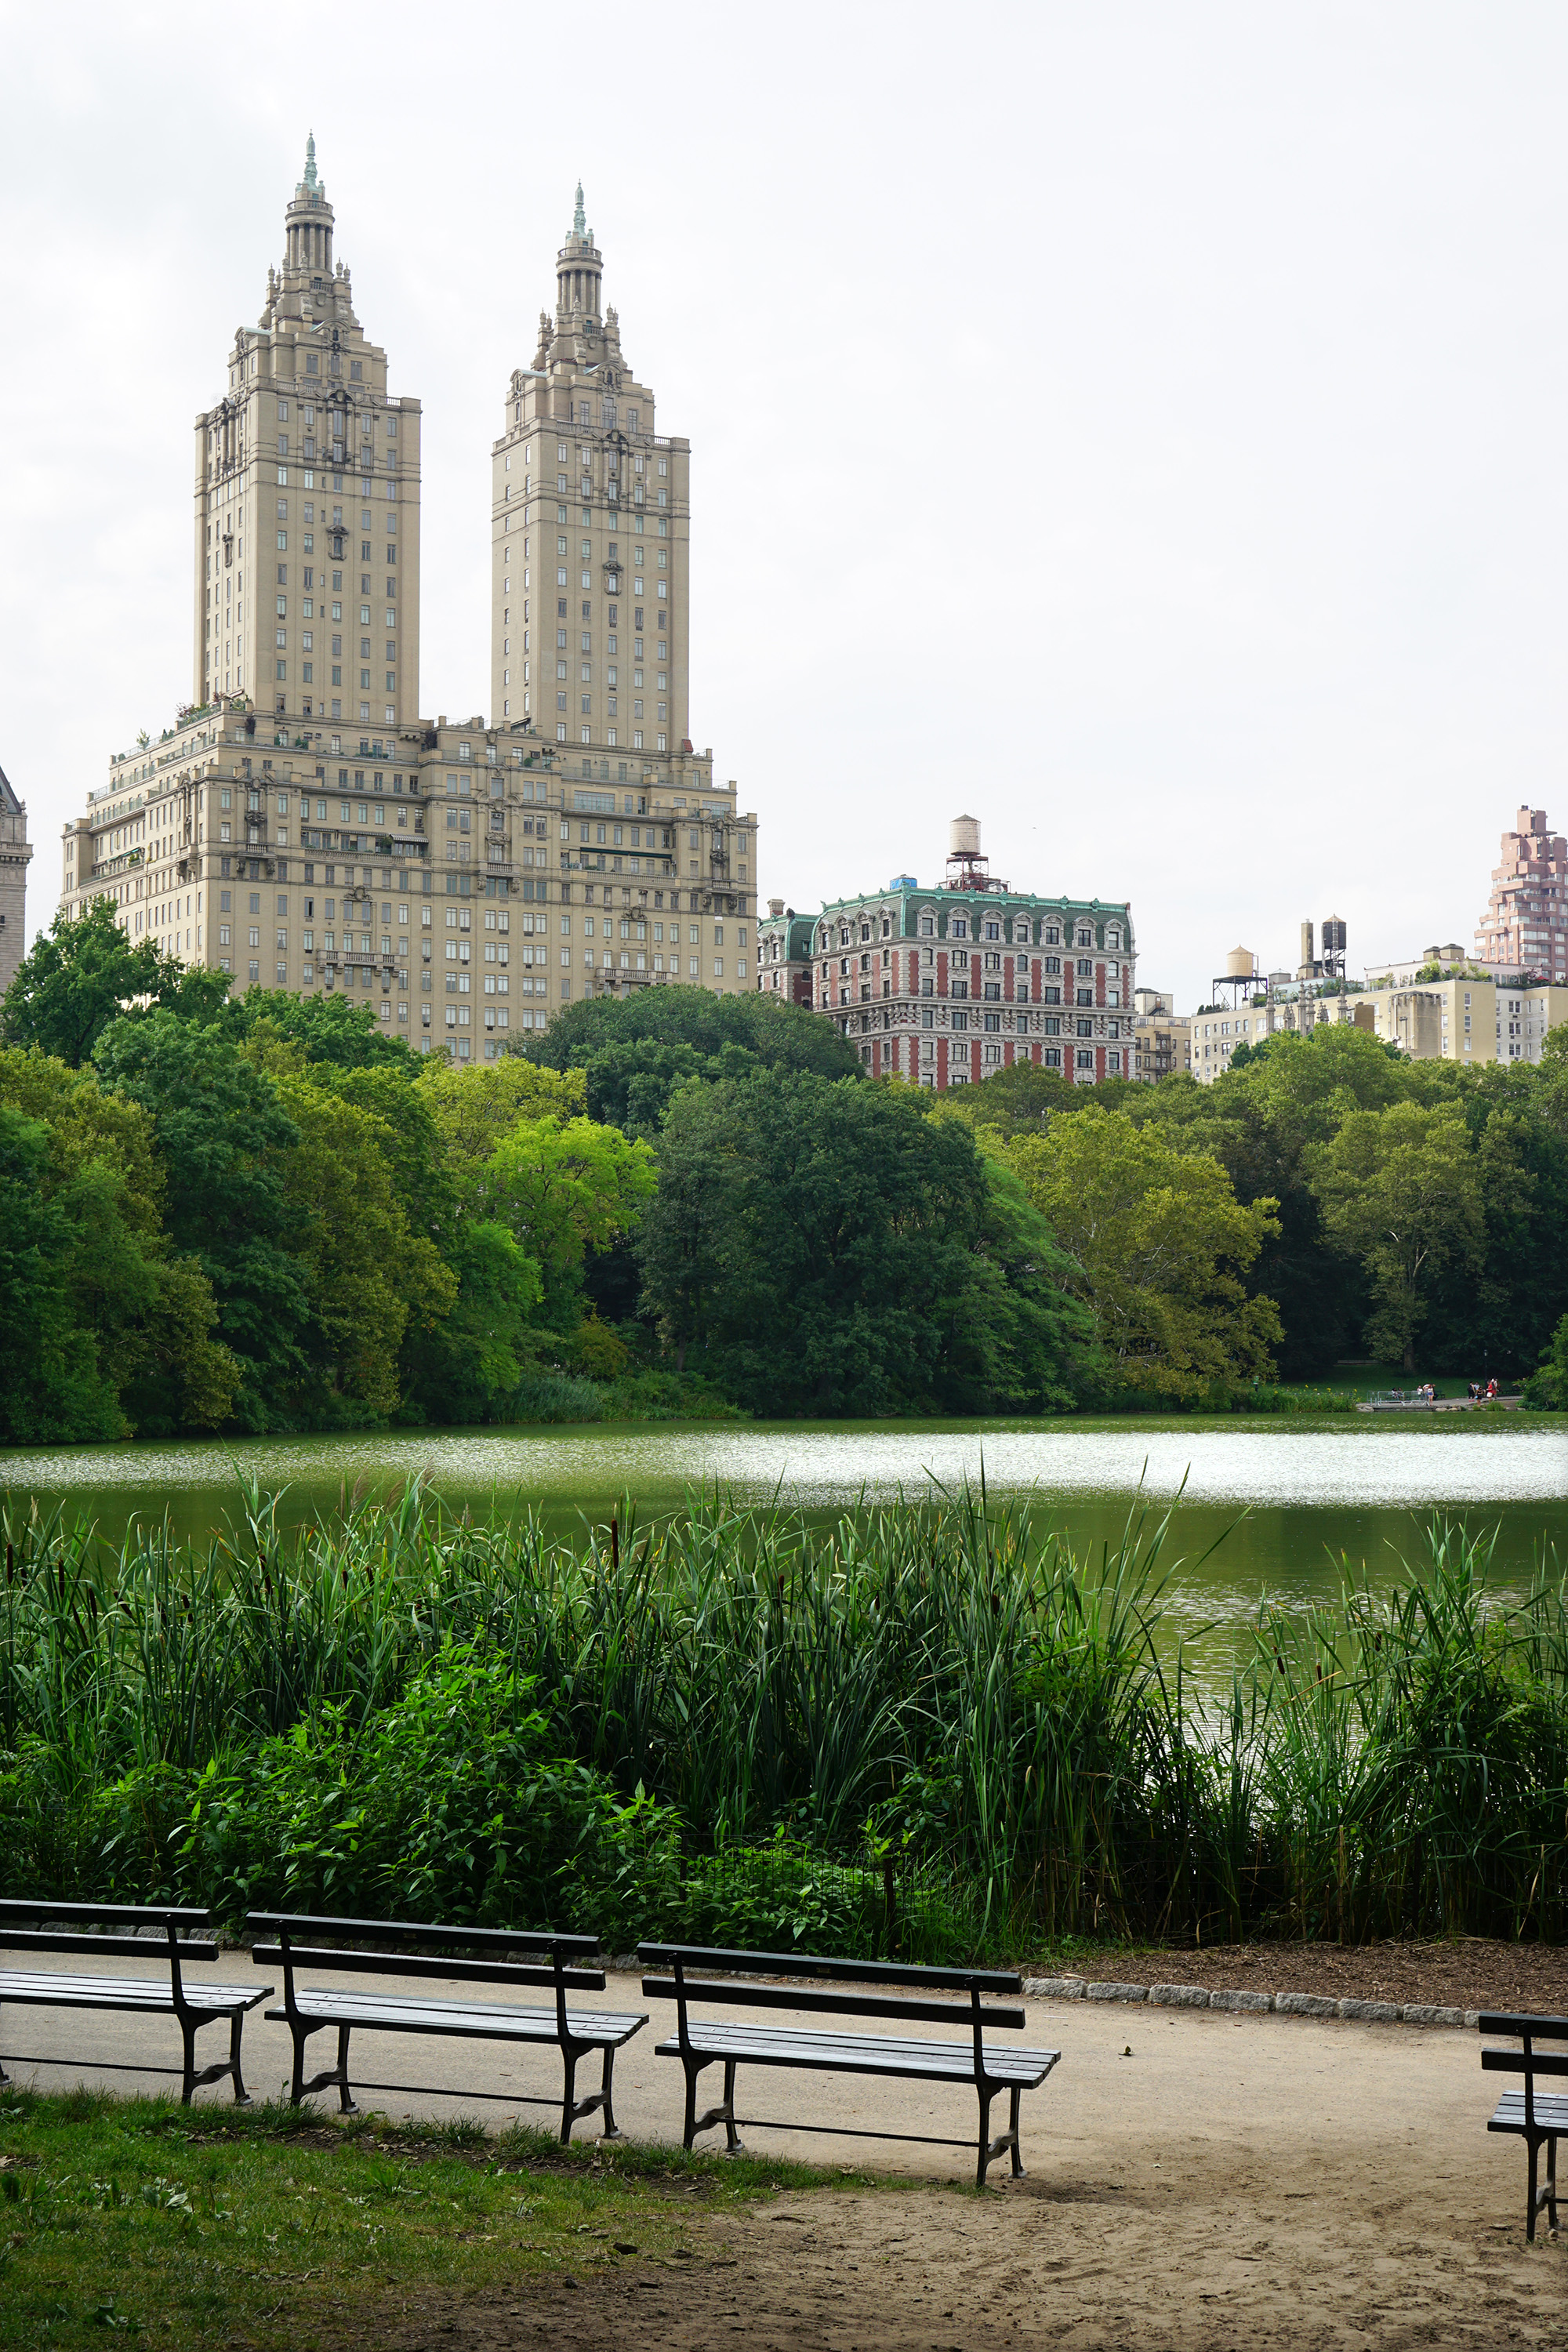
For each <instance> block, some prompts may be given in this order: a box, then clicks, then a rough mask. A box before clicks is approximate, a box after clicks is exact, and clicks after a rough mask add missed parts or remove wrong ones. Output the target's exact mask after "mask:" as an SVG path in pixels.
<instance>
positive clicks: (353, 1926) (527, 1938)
mask: <svg viewBox="0 0 1568 2352" xmlns="http://www.w3.org/2000/svg"><path fill="white" fill-rule="evenodd" d="M246 1917H247V1923H248V1924H249V1926H250V1927H253V1928H254V1927H267V1928H270V1929H271V1930H272V1931H273V1932H274V1933H276V1931H277V1930H278V1929H279V1927H286V1928H287V1929H288V1930H289V1935H290V1937H293V1936H370V1937H376V1938H379V1939H380V1940H381V1941H382V1942H384V1943H385V1942H395V1941H397V1940H398V1939H401V1940H402V1941H404V1942H405V1943H415V1944H442V1943H445V1944H453V1945H459V1946H460V1945H465V1944H466V1945H469V1946H472V1947H475V1948H479V1949H480V1950H486V1951H503V1950H506V1951H513V1952H552V1953H553V1952H562V1953H565V1952H586V1953H596V1952H597V1950H598V1948H599V1938H598V1937H597V1936H567V1935H557V1934H556V1933H555V1931H554V1929H553V1928H551V1927H442V1926H441V1925H440V1924H439V1923H437V1924H434V1925H432V1923H431V1922H430V1921H428V1920H411V1919H334V1918H331V1917H329V1916H325V1915H324V1914H321V1913H319V1912H312V1911H250V1912H247V1914H246ZM382 1957H387V1956H385V1955H383V1956H382Z"/></svg>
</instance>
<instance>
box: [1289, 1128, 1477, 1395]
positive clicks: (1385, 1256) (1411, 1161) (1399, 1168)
mask: <svg viewBox="0 0 1568 2352" xmlns="http://www.w3.org/2000/svg"><path fill="white" fill-rule="evenodd" d="M1312 1183H1313V1189H1314V1190H1315V1192H1317V1195H1318V1199H1319V1201H1320V1202H1321V1207H1322V1213H1323V1223H1324V1227H1325V1229H1326V1231H1327V1233H1328V1234H1329V1237H1330V1239H1331V1241H1332V1242H1333V1243H1334V1244H1335V1245H1336V1246H1337V1247H1338V1248H1340V1249H1342V1250H1344V1251H1345V1252H1346V1253H1347V1254H1349V1255H1352V1256H1353V1257H1354V1258H1356V1259H1357V1260H1358V1262H1359V1263H1360V1265H1362V1267H1363V1271H1364V1273H1365V1275H1366V1277H1367V1281H1368V1284H1369V1286H1370V1289H1371V1294H1372V1301H1373V1307H1372V1313H1371V1315H1370V1317H1369V1318H1368V1322H1367V1329H1366V1344H1367V1346H1368V1348H1369V1349H1371V1351H1372V1353H1373V1355H1385V1356H1391V1357H1394V1358H1396V1359H1397V1360H1399V1361H1400V1362H1401V1363H1403V1364H1404V1365H1405V1368H1406V1370H1415V1335H1416V1333H1417V1331H1418V1330H1419V1329H1420V1328H1421V1326H1422V1324H1423V1323H1424V1322H1425V1320H1426V1314H1427V1308H1428V1305H1429V1302H1430V1298H1431V1296H1432V1293H1433V1290H1434V1288H1435V1287H1436V1282H1437V1279H1438V1277H1439V1276H1440V1275H1442V1274H1443V1273H1444V1272H1445V1270H1447V1268H1449V1267H1450V1266H1452V1267H1456V1268H1459V1269H1463V1270H1464V1272H1465V1273H1466V1274H1474V1273H1475V1272H1477V1271H1478V1270H1479V1267H1480V1265H1481V1262H1482V1253H1483V1243H1484V1238H1485V1233H1486V1216H1485V1210H1484V1205H1483V1198H1482V1168H1481V1160H1480V1158H1479V1155H1478V1153H1477V1151H1476V1150H1475V1148H1474V1145H1473V1143H1472V1140H1471V1138H1470V1136H1469V1133H1468V1129H1467V1128H1466V1124H1465V1118H1464V1114H1463V1112H1462V1111H1461V1110H1460V1108H1458V1105H1457V1104H1451V1103H1449V1104H1440V1105H1438V1106H1437V1107H1436V1108H1433V1109H1426V1108H1424V1107H1423V1106H1422V1105H1421V1104H1419V1103H1414V1102H1403V1103H1395V1104H1393V1105H1391V1106H1390V1108H1388V1109H1386V1110H1384V1111H1382V1112H1377V1111H1370V1110H1356V1111H1352V1112H1351V1113H1350V1115H1349V1116H1348V1117H1347V1118H1345V1119H1344V1120H1343V1121H1342V1123H1341V1125H1340V1127H1339V1129H1338V1130H1337V1132H1336V1133H1335V1134H1334V1136H1333V1137H1332V1139H1331V1140H1330V1141H1329V1142H1327V1143H1325V1144H1323V1145H1322V1146H1321V1149H1320V1150H1319V1152H1318V1154H1317V1157H1316V1159H1315V1161H1314V1164H1313V1171H1312Z"/></svg>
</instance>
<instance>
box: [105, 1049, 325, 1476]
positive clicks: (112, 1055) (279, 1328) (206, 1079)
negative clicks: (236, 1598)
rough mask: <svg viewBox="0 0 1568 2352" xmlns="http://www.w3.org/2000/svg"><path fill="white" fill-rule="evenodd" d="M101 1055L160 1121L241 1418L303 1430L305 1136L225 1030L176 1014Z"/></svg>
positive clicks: (109, 1072)
mask: <svg viewBox="0 0 1568 2352" xmlns="http://www.w3.org/2000/svg"><path fill="white" fill-rule="evenodd" d="M94 1059H95V1061H96V1063H97V1066H98V1069H99V1073H100V1077H101V1079H102V1081H103V1083H104V1084H105V1085H107V1086H110V1087H114V1088H116V1089H117V1090H118V1091H119V1092H120V1093H121V1094H122V1095H124V1096H127V1097H129V1098H130V1099H131V1100H132V1102H138V1103H140V1104H141V1105H142V1108H144V1109H145V1110H146V1111H147V1113H148V1115H149V1117H150V1118H151V1119H152V1122H153V1133H154V1136H155V1138H156V1141H157V1145H158V1150H159V1152H160V1154H161V1157H162V1160H163V1167H164V1170H165V1174H166V1184H167V1191H166V1195H165V1200H166V1216H167V1223H168V1228H169V1233H170V1235H171V1237H172V1239H173V1242H174V1247H175V1249H176V1250H178V1251H179V1252H180V1253H181V1254H182V1255H189V1256H192V1257H195V1259H196V1260H197V1261H198V1262H199V1264H200V1265H201V1267H202V1271H203V1272H204V1274H205V1276H206V1278H207V1280H208V1281H209V1282H210V1284H211V1285H212V1290H213V1296H214V1297H215V1298H216V1301H217V1308H218V1321H219V1329H220V1331H221V1334H222V1337H223V1339H224V1340H225V1342H226V1345H227V1346H228V1347H229V1348H230V1349H232V1351H233V1353H234V1354H235V1355H236V1356H237V1358H238V1360H239V1363H240V1367H241V1371H242V1375H243V1378H242V1381H241V1386H240V1391H239V1394H238V1396H237V1400H236V1404H235V1414H236V1418H237V1420H238V1422H239V1423H240V1425H241V1426H242V1427H244V1428H247V1429H256V1430H262V1429H268V1428H279V1427H282V1428H288V1427H290V1426H292V1425H293V1410H294V1408H293V1402H292V1400H293V1398H294V1395H295V1392H296V1391H297V1389H298V1387H299V1384H300V1381H301V1380H302V1378H303V1377H304V1375H305V1371H306V1366H307V1354H306V1340H307V1335H308V1331H309V1325H310V1302H309V1299H308V1297H307V1295H306V1290H305V1285H304V1283H303V1281H302V1279H301V1273H300V1265H299V1264H298V1263H297V1261H296V1259H295V1257H294V1256H293V1255H292V1254H291V1252H290V1249H289V1241H290V1239H291V1236H292V1234H293V1233H294V1231H295V1229H296V1227H297V1224H298V1213H297V1211H296V1209H295V1207H294V1206H293V1204H292V1203H291V1202H290V1201H289V1194H288V1181H287V1180H288V1160H289V1153H290V1152H291V1151H293V1150H295V1149H296V1148H297V1146H298V1145H299V1143H300V1130H299V1129H298V1128H297V1127H296V1126H295V1124H294V1122H293V1120H292V1119H290V1118H289V1116H288V1114H287V1112H286V1111H285V1110H284V1109H283V1108H282V1105H281V1104H280V1103H279V1099H278V1089H277V1087H276V1086H275V1085H274V1084H273V1082H272V1080H271V1079H270V1078H269V1077H268V1076H267V1075H266V1073H265V1072H264V1071H261V1070H259V1069H258V1068H256V1067H255V1066H254V1065H253V1064H252V1063H251V1062H250V1061H249V1060H248V1059H247V1056H246V1055H245V1054H244V1052H243V1051H242V1050H241V1049H240V1047H239V1046H238V1045H236V1044H235V1043H234V1042H233V1041H232V1040H231V1039H229V1038H227V1037H225V1036H223V1035H222V1034H220V1033H219V1031H218V1030H217V1029H216V1027H209V1028H198V1027H196V1026H195V1025H194V1024H191V1023H189V1022H185V1021H182V1020H180V1019H179V1018H178V1017H177V1015H176V1014H174V1013H171V1012H168V1011H166V1010H160V1011H157V1012H154V1013H148V1014H147V1015H146V1016H145V1017H144V1018H142V1019H140V1020H134V1021H132V1020H124V1021H117V1022H115V1023H114V1024H113V1025H112V1026H111V1027H110V1028H109V1029H107V1030H106V1031H105V1032H104V1034H102V1036H101V1037H100V1040H99V1043H98V1045H97V1047H96V1049H95V1053H94Z"/></svg>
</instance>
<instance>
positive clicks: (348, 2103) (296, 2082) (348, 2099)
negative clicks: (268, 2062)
mask: <svg viewBox="0 0 1568 2352" xmlns="http://www.w3.org/2000/svg"><path fill="white" fill-rule="evenodd" d="M352 2030H353V2029H352V2028H351V2027H350V2026H347V2025H340V2026H339V2028H338V2063H337V2064H336V2065H335V2066H334V2067H332V2068H331V2071H330V2072H329V2073H326V2074H318V2075H317V2076H316V2077H315V2079H314V2081H313V2082H310V2083H307V2082H306V2080H305V2044H306V2042H308V2041H309V2040H310V2035H311V2034H312V2033H319V2032H321V2026H320V2025H310V2024H309V2023H308V2022H307V2021H305V2020H304V2019H303V2018H291V2019H290V2020H289V2032H291V2033H292V2034H293V2037H294V2079H293V2082H292V2083H291V2084H289V2105H291V2106H296V2107H297V2106H298V2105H299V2104H300V2100H301V2099H302V2098H304V2097H305V2096H306V2095H307V2094H308V2093H310V2092H312V2091H330V2090H331V2088H332V2087H333V2085H334V2084H335V2085H336V2087H337V2093H338V2102H339V2106H340V2109H341V2112H342V2114H343V2115H345V2116H357V2115H358V2113H359V2109H358V2107H356V2106H355V2105H354V2102H353V2094H352V2093H351V2091H350V2089H349V2034H350V2032H352Z"/></svg>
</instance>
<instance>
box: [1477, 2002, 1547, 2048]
mask: <svg viewBox="0 0 1568 2352" xmlns="http://www.w3.org/2000/svg"><path fill="white" fill-rule="evenodd" d="M1476 2023H1477V2029H1478V2031H1479V2032H1482V2033H1517V2034H1519V2035H1521V2037H1522V2036H1523V2035H1524V2034H1526V2033H1528V2034H1531V2035H1532V2036H1533V2037H1534V2038H1535V2039H1537V2040H1538V2041H1542V2042H1568V2017H1531V2016H1530V2015H1529V2014H1528V2013H1527V2012H1526V2011H1521V2010H1511V2009H1509V2010H1502V2009H1483V2010H1482V2011H1481V2013H1480V2016H1479V2018H1478V2019H1477V2021H1476Z"/></svg>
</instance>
